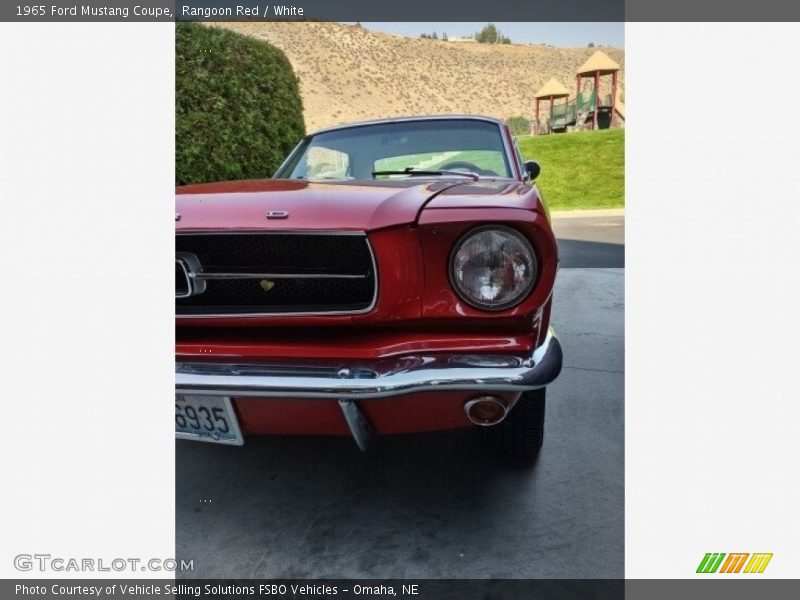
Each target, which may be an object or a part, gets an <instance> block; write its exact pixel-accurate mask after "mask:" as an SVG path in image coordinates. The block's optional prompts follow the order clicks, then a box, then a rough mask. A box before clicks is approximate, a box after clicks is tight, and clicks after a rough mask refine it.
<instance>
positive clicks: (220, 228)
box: [175, 116, 562, 458]
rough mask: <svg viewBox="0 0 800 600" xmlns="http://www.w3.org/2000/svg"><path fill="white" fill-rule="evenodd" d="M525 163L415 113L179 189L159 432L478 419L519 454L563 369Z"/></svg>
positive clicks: (541, 229) (546, 245)
mask: <svg viewBox="0 0 800 600" xmlns="http://www.w3.org/2000/svg"><path fill="white" fill-rule="evenodd" d="M538 172H539V167H538V165H537V164H536V163H535V162H528V163H523V161H522V158H521V156H520V153H519V150H518V148H517V146H516V144H515V141H514V139H513V138H512V136H511V133H510V132H509V130H508V128H507V127H506V126H505V125H504V124H503V123H502V122H500V121H497V120H495V119H491V118H486V117H475V116H442V117H414V118H399V119H388V120H382V121H372V122H367V123H358V124H353V125H345V126H340V127H333V128H330V129H325V130H323V131H319V132H317V133H315V134H312V135H309V136H306V137H305V138H304V139H303V140H302V141H301V142H300V143H299V144H298V146H297V147H296V148H295V149H294V150H293V151H292V153H291V154H290V155H289V157H288V158H287V159H286V160H285V162H284V163H283V165H282V166H281V167H280V168H279V169H278V171H277V173H276V175H275V177H274V178H273V179H265V180H257V181H229V182H224V183H210V184H201V185H188V186H184V187H180V188H178V190H177V200H176V202H177V213H176V215H175V220H176V229H177V231H176V241H175V246H176V258H175V286H176V293H175V297H176V299H175V305H176V306H175V309H176V319H177V327H176V340H177V347H176V403H175V410H176V412H175V428H176V435H177V437H179V438H183V439H195V440H205V441H212V442H218V443H223V444H242V443H243V439H244V436H247V435H251V434H314V435H350V436H352V437H353V439H354V440H355V442H356V444H358V446H359V448H361V449H362V450H364V449H366V448H367V446H368V444H369V442H370V440H371V439H372V438H373V437H374V435H375V434H395V433H408V432H423V431H435V430H444V429H452V428H459V427H470V426H478V427H479V428H480V429H481V431H482V433H484V434H485V435H486V437H488V438H489V439H490V440H491V441H492V442H493V443H494V444H496V445H497V447H499V448H500V449H502V450H504V451H506V452H507V453H509V454H510V455H512V456H516V457H526V458H532V457H534V456H536V454H537V453H538V451H539V448H540V447H541V444H542V436H543V427H544V407H545V386H546V385H547V384H548V383H550V382H551V381H553V380H554V379H555V378H556V377H557V376H558V374H559V372H560V370H561V360H562V354H561V346H560V344H559V342H558V339H557V338H556V336H555V333H554V332H553V330H552V328H551V327H550V307H551V303H552V296H553V283H554V281H555V276H556V270H557V267H558V248H557V245H556V240H555V237H554V236H553V231H552V229H551V226H550V220H549V215H548V211H547V208H546V206H545V204H544V202H543V201H542V198H541V196H540V195H539V193H538V191H537V189H536V186H535V185H534V184H533V182H532V180H533V179H535V177H536V176H537V174H538Z"/></svg>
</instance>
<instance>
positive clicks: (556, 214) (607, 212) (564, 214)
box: [550, 208, 625, 219]
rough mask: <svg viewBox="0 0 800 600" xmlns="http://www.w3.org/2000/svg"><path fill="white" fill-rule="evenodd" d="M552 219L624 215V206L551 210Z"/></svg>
mask: <svg viewBox="0 0 800 600" xmlns="http://www.w3.org/2000/svg"><path fill="white" fill-rule="evenodd" d="M550 216H551V217H552V218H553V219H585V218H589V217H624V216H625V209H624V208H600V209H597V210H591V209H584V210H551V211H550Z"/></svg>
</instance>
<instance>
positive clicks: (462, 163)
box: [439, 160, 497, 176]
mask: <svg viewBox="0 0 800 600" xmlns="http://www.w3.org/2000/svg"><path fill="white" fill-rule="evenodd" d="M439 168H440V169H441V170H442V171H455V170H456V169H465V170H467V171H472V172H473V173H477V174H478V175H495V176H497V173H495V172H494V171H489V170H487V169H481V168H480V167H479V166H478V165H476V164H473V163H471V162H467V161H466V160H454V161H452V162H449V163H447V164H446V165H441V166H440V167H439Z"/></svg>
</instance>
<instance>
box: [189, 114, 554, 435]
mask: <svg viewBox="0 0 800 600" xmlns="http://www.w3.org/2000/svg"><path fill="white" fill-rule="evenodd" d="M503 135H504V136H506V138H507V141H508V143H509V144H510V145H513V139H512V138H511V137H510V132H509V131H508V129H507V128H505V127H504V128H503ZM511 162H512V164H513V167H512V168H513V170H514V175H515V178H516V179H515V180H509V179H502V180H480V181H475V182H471V181H468V180H465V179H463V178H457V179H439V180H436V181H433V182H430V181H426V182H422V181H414V180H410V181H409V180H398V181H386V180H383V181H376V182H359V183H357V184H356V183H347V182H330V183H328V182H313V183H312V182H308V181H297V180H280V179H276V180H272V179H270V180H256V181H237V182H224V183H212V184H202V185H189V186H183V187H180V188H178V189H177V197H176V233H177V234H178V235H180V234H182V233H192V232H220V231H359V232H366V234H367V236H368V239H369V242H370V245H371V247H372V250H373V253H374V257H375V261H376V266H377V272H378V284H379V289H378V296H377V302H376V304H375V306H374V308H373V309H372V310H370V311H369V312H367V313H365V314H353V315H309V316H280V315H269V316H239V317H236V316H229V317H180V318H178V319H177V331H176V356H177V359H178V360H179V361H231V360H234V361H236V362H242V363H246V362H257V361H259V360H264V359H297V360H301V361H302V360H325V359H330V360H334V359H364V360H370V359H379V358H386V357H393V356H402V355H404V354H413V353H418V352H421V351H425V352H471V353H486V354H491V353H505V354H509V353H510V354H516V353H519V354H525V353H530V352H531V351H532V349H533V348H535V347H537V346H538V345H539V344H541V343H542V341H543V340H544V338H545V335H546V334H547V330H548V326H549V319H550V305H551V294H552V289H553V285H554V281H555V276H556V271H557V267H558V253H557V246H556V242H555V237H554V235H553V232H552V229H551V227H550V223H549V216H548V215H547V212H546V209H545V207H544V206H543V203H542V201H541V198H540V197H539V193H538V191H537V189H536V187H535V186H534V185H532V184H529V183H526V182H524V181H523V176H522V173H521V172H520V166H519V164H518V163H517V161H511ZM276 210H277V211H280V210H290V211H291V217H290V218H287V219H274V220H272V219H267V218H266V214H267V212H268V211H276ZM487 223H492V224H502V225H505V226H508V227H512V228H514V229H516V230H518V231H520V232H522V233H523V234H524V235H525V236H526V237H527V238H528V239H529V240H530V241H531V243H532V245H533V247H534V249H535V252H536V254H537V258H538V273H537V279H536V284H535V286H534V288H533V291H532V292H531V293H530V295H529V296H528V297H527V298H526V299H525V300H524V301H523V302H522V303H521V304H519V305H517V306H514V307H512V308H509V309H507V310H502V311H497V312H487V311H481V310H477V309H475V308H473V307H471V306H469V305H468V304H466V303H465V302H464V301H463V300H461V299H460V298H459V296H458V295H457V294H456V293H455V292H454V291H453V288H452V286H451V284H450V281H449V257H450V254H451V252H452V250H453V247H454V245H455V244H456V242H457V241H458V240H459V238H461V237H462V236H463V235H464V234H465V233H467V232H468V231H470V230H471V229H473V228H474V227H476V226H479V225H485V224H487ZM476 395H479V394H478V393H477V392H425V393H416V394H407V395H405V396H398V397H394V398H391V399H376V400H370V401H365V402H363V403H361V409H362V411H364V413H365V414H366V415H367V417H368V418H369V420H370V421H371V422H372V424H373V426H374V427H375V429H376V431H377V432H378V433H406V432H413V431H431V430H438V429H450V428H455V427H466V426H470V422H469V421H468V419H467V418H466V417H465V415H464V412H463V410H462V407H463V405H464V403H465V402H466V401H467V400H469V399H470V398H473V397H475V396H476ZM504 397H505V399H506V400H507V402H508V403H509V405H513V403H514V402H516V400H517V398H518V397H519V394H513V393H509V394H505V395H504ZM234 406H235V408H236V411H237V414H238V416H239V419H240V421H241V426H242V430H243V432H244V433H270V434H280V433H283V434H296V433H303V434H331V435H348V434H349V430H348V427H347V424H346V423H345V422H344V420H343V418H342V414H341V411H340V409H339V407H338V406H337V405H336V403H335V402H330V401H327V400H320V399H302V398H299V399H298V398H291V399H280V398H270V399H264V398H247V397H241V398H234Z"/></svg>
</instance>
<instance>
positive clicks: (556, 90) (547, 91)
mask: <svg viewBox="0 0 800 600" xmlns="http://www.w3.org/2000/svg"><path fill="white" fill-rule="evenodd" d="M534 98H536V110H535V117H534V120H533V127H534V132H533V133H534V134H539V133H547V132H549V130H550V129H551V128H552V121H553V119H552V115H553V109H554V106H553V102H554V101H555V100H557V99H560V98H563V99H564V110H566V105H567V102H568V100H569V90H567V88H565V87H564V86H563V85H562V84H561V82H560V81H558V80H557V79H555V78H553V79H550V81H548V82H547V83H545V84H544V85H543V86H542V89H540V90H539V91H538V92H536V95H535V96H534ZM542 100H549V101H550V119H549V120H548V121H547V130H548V131H547V132H543V131H540V126H541V125H540V124H541V121H540V120H539V103H540V102H541V101H542Z"/></svg>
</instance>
